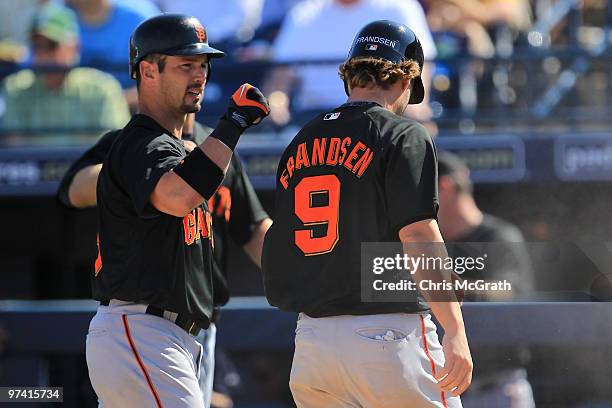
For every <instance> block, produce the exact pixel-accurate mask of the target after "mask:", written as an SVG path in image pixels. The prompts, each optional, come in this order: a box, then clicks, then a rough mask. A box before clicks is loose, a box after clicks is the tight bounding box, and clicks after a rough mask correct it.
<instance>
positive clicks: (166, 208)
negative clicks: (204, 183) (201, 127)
mask: <svg viewBox="0 0 612 408" xmlns="http://www.w3.org/2000/svg"><path fill="white" fill-rule="evenodd" d="M199 148H200V149H201V150H202V152H204V154H205V155H206V156H207V157H208V158H209V159H210V161H211V162H213V163H214V164H215V165H216V166H217V167H219V169H221V172H222V173H221V174H222V175H225V173H226V171H227V167H228V166H229V162H230V160H231V159H232V154H233V152H232V150H231V149H230V148H228V147H227V146H226V145H224V144H223V143H222V142H221V141H220V140H219V139H215V138H212V137H208V138H206V140H204V142H202V144H201V145H200V146H199ZM210 176H211V177H215V176H214V175H213V174H211V175H210ZM217 178H218V179H215V180H211V181H210V183H211V184H214V185H216V186H217V187H218V186H219V185H220V184H221V182H222V181H223V177H217ZM209 198H210V197H203V196H202V195H201V194H200V193H199V192H198V191H196V190H195V189H194V188H193V187H191V186H190V185H189V184H188V183H187V182H186V181H185V180H183V179H182V178H181V177H180V176H178V175H177V174H175V173H174V172H172V171H169V172H167V173H166V174H164V175H163V176H162V177H161V178H160V179H159V182H158V183H157V186H155V190H153V193H152V194H151V203H152V204H153V206H155V208H157V209H158V210H159V211H161V212H164V213H166V214H170V215H174V216H176V217H184V216H185V215H187V214H188V213H190V212H191V210H193V209H194V208H195V207H197V206H198V205H200V204H202V203H203V202H204V200H205V199H206V200H208V199H209Z"/></svg>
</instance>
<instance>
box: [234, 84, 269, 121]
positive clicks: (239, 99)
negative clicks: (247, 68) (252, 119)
mask: <svg viewBox="0 0 612 408" xmlns="http://www.w3.org/2000/svg"><path fill="white" fill-rule="evenodd" d="M251 88H253V85H251V84H244V85H242V86H241V87H240V88H238V89H237V90H236V92H234V94H233V95H232V100H233V101H234V103H235V104H236V105H238V106H254V107H256V108H259V109H261V110H262V111H264V112H265V114H266V115H268V114H269V113H270V109H269V108H268V107H267V106H266V105H262V104H261V103H259V102H255V101H253V100H251V99H249V98H248V97H247V94H248V93H249V90H251Z"/></svg>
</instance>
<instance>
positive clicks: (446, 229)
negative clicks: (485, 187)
mask: <svg viewBox="0 0 612 408" xmlns="http://www.w3.org/2000/svg"><path fill="white" fill-rule="evenodd" d="M438 188H439V194H440V209H439V211H438V221H439V223H440V230H441V231H442V235H443V237H444V240H445V242H446V243H447V244H449V246H450V247H449V254H450V255H451V256H453V257H454V258H456V257H459V256H470V257H477V256H481V255H482V254H484V253H486V254H487V258H486V261H485V267H484V269H482V271H478V270H475V269H471V270H466V272H465V273H463V274H460V277H461V279H464V280H468V281H476V280H485V281H500V280H507V281H508V282H509V283H510V284H511V285H512V291H503V292H502V291H489V292H477V293H469V292H468V293H466V294H465V300H467V301H470V300H471V301H496V300H509V299H511V298H517V297H524V296H526V295H528V294H529V293H531V292H532V291H533V288H534V274H533V269H532V266H531V260H530V258H529V254H528V251H527V247H526V246H525V240H524V238H523V235H522V233H521V231H520V230H519V229H518V228H517V227H516V226H515V225H513V224H511V223H509V222H507V221H505V220H502V219H501V218H498V217H495V216H493V215H489V214H486V213H483V212H482V211H481V210H480V209H479V208H478V205H477V204H476V201H475V200H474V196H473V195H472V190H473V185H472V182H471V181H470V175H469V169H468V167H467V166H466V165H465V164H464V163H463V161H462V160H461V159H460V158H459V157H457V156H456V155H454V154H451V153H448V152H439V153H438ZM474 243H481V244H480V245H478V244H474ZM528 360H529V350H528V348H527V346H526V345H517V346H516V347H514V348H512V349H508V350H500V349H499V348H496V349H490V350H489V349H478V350H476V351H475V352H474V367H476V369H475V370H474V380H473V382H472V387H471V388H470V389H469V390H468V391H467V392H466V393H465V394H464V395H463V396H462V400H463V402H464V404H465V406H466V407H474V408H490V407H496V408H512V407H521V408H531V407H535V402H534V399H533V392H532V389H531V385H530V384H529V381H528V380H527V371H526V370H525V365H526V364H527V362H528Z"/></svg>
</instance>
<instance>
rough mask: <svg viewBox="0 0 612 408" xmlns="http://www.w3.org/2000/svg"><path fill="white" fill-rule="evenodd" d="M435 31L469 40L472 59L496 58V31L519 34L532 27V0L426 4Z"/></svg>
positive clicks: (430, 0)
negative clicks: (446, 32) (448, 32)
mask: <svg viewBox="0 0 612 408" xmlns="http://www.w3.org/2000/svg"><path fill="white" fill-rule="evenodd" d="M423 1H424V3H425V5H426V8H427V19H428V21H429V26H430V28H431V30H432V31H435V32H443V31H451V32H454V33H456V34H458V35H459V36H460V37H463V38H465V39H466V40H467V48H468V51H469V53H470V54H471V55H474V56H478V57H482V58H489V57H492V56H493V55H494V54H495V44H494V43H495V38H494V37H495V35H494V30H495V29H497V28H500V27H508V28H510V29H512V30H514V31H516V32H520V31H526V30H527V29H529V27H530V26H531V5H530V3H529V0H423Z"/></svg>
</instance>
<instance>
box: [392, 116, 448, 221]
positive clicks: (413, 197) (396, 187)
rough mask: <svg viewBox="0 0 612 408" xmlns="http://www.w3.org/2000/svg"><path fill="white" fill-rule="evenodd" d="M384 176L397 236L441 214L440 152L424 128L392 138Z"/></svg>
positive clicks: (417, 128)
mask: <svg viewBox="0 0 612 408" xmlns="http://www.w3.org/2000/svg"><path fill="white" fill-rule="evenodd" d="M386 162H387V166H386V172H385V175H384V184H385V195H386V202H387V210H388V215H389V218H390V224H391V226H392V228H393V231H394V233H399V230H400V229H402V228H403V227H404V226H406V225H409V224H412V223H414V222H417V221H421V220H425V219H429V218H433V219H436V217H437V213H438V163H437V157H436V149H435V146H434V144H433V141H432V140H431V137H430V136H429V134H427V131H426V130H425V128H424V127H422V126H421V125H415V126H411V127H409V128H408V129H407V130H404V131H403V132H401V133H399V134H398V135H394V136H392V138H391V146H390V148H389V150H388V157H387V161H386Z"/></svg>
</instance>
